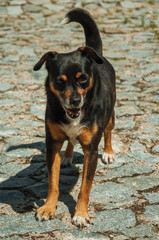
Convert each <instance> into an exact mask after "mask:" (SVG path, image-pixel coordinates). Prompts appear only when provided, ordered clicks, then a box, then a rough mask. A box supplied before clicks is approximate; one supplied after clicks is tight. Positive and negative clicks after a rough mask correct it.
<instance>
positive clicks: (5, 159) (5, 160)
mask: <svg viewBox="0 0 159 240" xmlns="http://www.w3.org/2000/svg"><path fill="white" fill-rule="evenodd" d="M12 161H14V159H13V158H11V157H8V156H4V155H0V163H1V164H2V165H3V164H6V163H8V162H12Z"/></svg>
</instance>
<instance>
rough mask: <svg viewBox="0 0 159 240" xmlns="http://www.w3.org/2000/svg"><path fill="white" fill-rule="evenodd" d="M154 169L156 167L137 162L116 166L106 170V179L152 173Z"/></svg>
mask: <svg viewBox="0 0 159 240" xmlns="http://www.w3.org/2000/svg"><path fill="white" fill-rule="evenodd" d="M153 171H155V168H154V167H148V166H143V165H139V164H136V163H129V164H127V165H123V166H121V167H119V168H114V169H112V170H111V171H110V170H109V171H107V170H106V172H105V179H112V178H117V177H126V176H133V175H136V174H143V173H151V172H153Z"/></svg>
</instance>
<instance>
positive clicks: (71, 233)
mask: <svg viewBox="0 0 159 240" xmlns="http://www.w3.org/2000/svg"><path fill="white" fill-rule="evenodd" d="M103 237H104V239H103ZM61 239H62V240H64V239H67V240H81V239H83V240H87V239H88V240H89V239H90V240H95V239H98V240H110V238H108V237H106V236H103V235H102V234H98V233H87V232H85V231H81V230H77V229H69V230H65V231H62V232H61Z"/></svg>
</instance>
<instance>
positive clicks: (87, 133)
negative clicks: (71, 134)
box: [79, 124, 98, 146]
mask: <svg viewBox="0 0 159 240" xmlns="http://www.w3.org/2000/svg"><path fill="white" fill-rule="evenodd" d="M97 130H98V126H97V124H94V125H93V126H92V127H91V128H88V127H85V128H84V129H83V130H82V132H81V134H80V135H79V141H80V143H81V144H82V145H84V146H88V145H89V144H90V143H91V141H92V138H93V136H94V134H95V133H96V132H97Z"/></svg>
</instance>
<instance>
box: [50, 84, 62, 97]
mask: <svg viewBox="0 0 159 240" xmlns="http://www.w3.org/2000/svg"><path fill="white" fill-rule="evenodd" d="M50 89H51V91H52V92H53V93H54V94H55V95H56V96H57V97H58V98H59V95H60V93H59V91H58V90H56V89H55V88H54V85H53V82H50Z"/></svg>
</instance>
